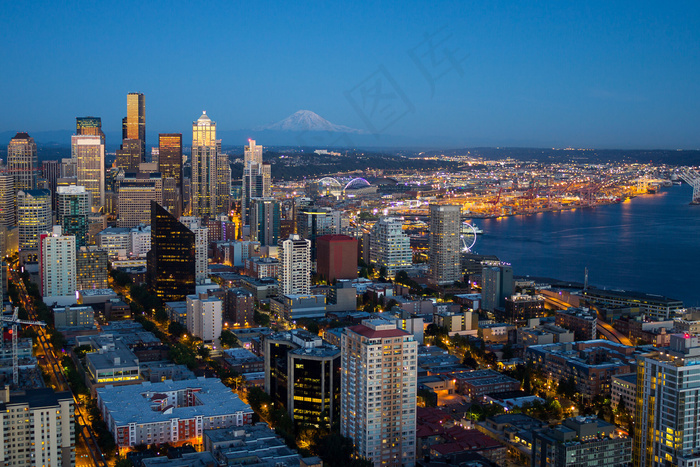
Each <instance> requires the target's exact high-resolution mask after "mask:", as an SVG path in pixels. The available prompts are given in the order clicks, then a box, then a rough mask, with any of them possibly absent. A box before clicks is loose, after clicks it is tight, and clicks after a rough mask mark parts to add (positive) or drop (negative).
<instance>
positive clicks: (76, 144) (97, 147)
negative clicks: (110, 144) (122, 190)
mask: <svg viewBox="0 0 700 467" xmlns="http://www.w3.org/2000/svg"><path fill="white" fill-rule="evenodd" d="M71 151H72V155H73V159H75V161H76V175H77V184H78V185H80V186H84V187H85V189H86V190H87V191H89V192H90V193H91V194H92V206H91V210H92V212H99V211H100V210H101V209H102V208H103V206H104V205H105V140H104V138H103V137H102V136H99V135H73V136H72V137H71Z"/></svg>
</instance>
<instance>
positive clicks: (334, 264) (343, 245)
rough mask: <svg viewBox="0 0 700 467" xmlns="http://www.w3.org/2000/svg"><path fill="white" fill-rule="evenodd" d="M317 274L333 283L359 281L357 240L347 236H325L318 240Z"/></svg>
mask: <svg viewBox="0 0 700 467" xmlns="http://www.w3.org/2000/svg"><path fill="white" fill-rule="evenodd" d="M316 249H317V252H318V258H317V260H316V272H317V273H318V275H319V276H321V277H322V278H323V279H325V280H326V281H327V282H328V283H331V282H333V281H335V280H338V279H350V280H352V279H357V239H356V238H353V237H348V236H347V235H323V236H321V237H318V238H317V239H316Z"/></svg>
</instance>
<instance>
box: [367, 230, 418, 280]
mask: <svg viewBox="0 0 700 467" xmlns="http://www.w3.org/2000/svg"><path fill="white" fill-rule="evenodd" d="M369 238H370V241H369V243H370V246H369V249H370V252H369V260H370V262H371V263H373V264H374V265H375V268H376V269H377V270H379V269H381V268H382V267H384V268H386V274H387V277H390V278H394V277H395V276H396V273H397V272H399V271H400V270H402V269H407V268H410V267H411V265H412V264H413V252H412V251H411V240H410V239H409V238H408V235H406V234H405V233H404V231H403V219H401V218H399V217H382V218H381V219H379V220H378V221H377V222H376V223H375V224H374V226H373V227H372V232H371V233H370V237H369Z"/></svg>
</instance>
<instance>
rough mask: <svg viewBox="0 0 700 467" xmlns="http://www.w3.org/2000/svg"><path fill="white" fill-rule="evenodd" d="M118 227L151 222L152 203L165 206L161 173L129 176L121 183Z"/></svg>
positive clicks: (118, 203)
mask: <svg viewBox="0 0 700 467" xmlns="http://www.w3.org/2000/svg"><path fill="white" fill-rule="evenodd" d="M118 190H119V198H118V202H117V211H118V213H119V218H118V219H117V227H135V226H137V225H139V224H148V223H149V222H150V220H151V202H152V201H155V202H156V203H158V204H159V205H162V204H163V179H162V178H161V176H160V174H159V173H151V174H140V173H138V174H136V173H132V174H128V175H127V176H125V177H124V178H123V179H122V180H120V181H119V188H118Z"/></svg>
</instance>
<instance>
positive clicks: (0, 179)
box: [0, 174, 17, 227]
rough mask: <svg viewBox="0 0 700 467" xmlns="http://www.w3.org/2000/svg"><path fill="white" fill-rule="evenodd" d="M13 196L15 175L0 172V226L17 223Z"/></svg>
mask: <svg viewBox="0 0 700 467" xmlns="http://www.w3.org/2000/svg"><path fill="white" fill-rule="evenodd" d="M15 198H16V195H15V177H13V176H12V175H9V174H0V227H12V226H13V225H16V224H17V206H16V205H15V203H16V199H15Z"/></svg>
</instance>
